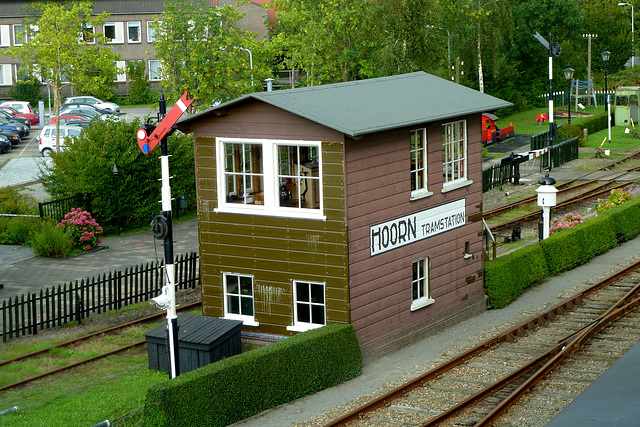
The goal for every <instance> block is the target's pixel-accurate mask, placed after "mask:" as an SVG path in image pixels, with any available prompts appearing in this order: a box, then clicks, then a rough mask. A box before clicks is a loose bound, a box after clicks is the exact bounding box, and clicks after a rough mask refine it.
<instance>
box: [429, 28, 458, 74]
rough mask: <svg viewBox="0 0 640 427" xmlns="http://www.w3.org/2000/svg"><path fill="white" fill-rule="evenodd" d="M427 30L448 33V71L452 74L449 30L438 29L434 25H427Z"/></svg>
mask: <svg viewBox="0 0 640 427" xmlns="http://www.w3.org/2000/svg"><path fill="white" fill-rule="evenodd" d="M425 27H426V28H431V29H434V30H442V31H446V32H447V69H448V70H449V72H451V36H450V35H449V30H447V29H445V28H440V27H436V26H434V25H425ZM452 79H453V77H452Z"/></svg>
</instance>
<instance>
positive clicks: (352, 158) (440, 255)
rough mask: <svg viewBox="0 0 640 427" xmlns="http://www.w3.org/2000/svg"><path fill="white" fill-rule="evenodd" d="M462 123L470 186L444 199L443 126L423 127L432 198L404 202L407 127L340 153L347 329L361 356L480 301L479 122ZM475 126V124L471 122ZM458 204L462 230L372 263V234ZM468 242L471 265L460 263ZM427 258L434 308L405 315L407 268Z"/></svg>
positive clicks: (375, 258)
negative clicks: (428, 211)
mask: <svg viewBox="0 0 640 427" xmlns="http://www.w3.org/2000/svg"><path fill="white" fill-rule="evenodd" d="M466 119H467V137H468V146H467V149H468V152H467V158H468V163H467V168H468V177H469V179H471V180H473V184H471V185H469V186H466V187H462V188H459V189H456V190H452V191H449V192H446V193H443V192H442V191H441V190H442V183H443V176H442V142H441V140H442V123H440V122H439V123H433V124H429V125H428V126H427V132H428V136H427V140H428V145H427V151H428V154H427V162H428V163H427V165H428V166H427V171H428V183H427V189H428V190H429V191H431V192H433V195H431V196H429V197H425V198H423V199H419V200H415V201H410V193H411V188H410V168H411V164H410V161H411V160H410V154H409V138H410V130H411V129H408V128H405V129H399V130H394V131H389V132H385V133H381V134H375V135H371V136H368V137H366V138H363V139H361V140H358V141H349V142H348V143H347V145H346V150H345V169H346V196H347V198H346V202H347V218H348V224H349V274H350V276H349V279H350V284H351V286H350V296H351V323H352V324H353V326H354V328H355V330H356V334H357V336H358V339H359V341H360V345H361V346H362V347H363V350H364V351H365V352H368V351H375V349H376V346H379V345H381V344H382V343H386V342H388V341H389V340H394V339H396V340H397V339H402V338H403V336H406V335H407V334H408V333H411V332H412V331H415V330H416V329H418V328H420V327H422V326H421V325H425V324H428V323H429V322H433V321H434V320H435V319H439V318H442V317H443V316H448V315H450V314H451V313H452V312H455V311H456V310H465V309H466V308H467V307H469V306H471V305H474V304H475V305H477V304H478V302H479V301H481V300H482V299H483V298H484V289H483V279H482V222H481V221H471V220H470V219H469V217H472V216H474V215H476V217H477V214H478V213H480V212H481V210H482V188H481V187H482V165H481V162H482V142H481V141H482V139H481V120H480V115H473V116H469V117H466ZM476 122H477V123H476ZM461 199H464V201H465V211H466V212H465V213H466V224H465V225H464V226H462V227H460V228H456V229H453V230H450V231H448V232H445V233H443V234H439V235H435V236H433V237H429V238H427V239H424V240H420V241H417V242H415V243H412V244H409V245H406V246H402V247H400V248H396V249H393V250H391V251H388V252H384V253H381V254H379V255H375V256H373V257H372V256H371V255H370V248H369V244H370V242H369V231H370V227H371V226H373V225H376V224H380V223H383V222H385V221H389V220H392V219H394V218H399V217H401V216H403V215H408V214H412V213H416V212H420V211H423V210H426V209H429V208H433V207H435V206H439V205H442V204H445V203H448V202H452V201H456V200H461ZM465 242H469V247H470V252H471V254H472V258H471V259H464V258H463V255H464V251H465ZM424 257H429V259H430V284H431V296H432V298H434V299H435V303H433V304H432V305H429V306H427V307H423V308H421V309H418V310H416V311H413V312H412V311H411V310H410V307H411V274H412V269H411V264H412V262H413V261H415V260H417V259H420V258H424Z"/></svg>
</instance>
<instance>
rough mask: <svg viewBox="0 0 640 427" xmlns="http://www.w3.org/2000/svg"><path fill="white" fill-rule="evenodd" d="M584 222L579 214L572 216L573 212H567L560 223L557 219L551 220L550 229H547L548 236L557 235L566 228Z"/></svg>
mask: <svg viewBox="0 0 640 427" xmlns="http://www.w3.org/2000/svg"><path fill="white" fill-rule="evenodd" d="M582 222H584V221H583V220H582V217H581V216H580V215H579V214H574V213H573V212H569V213H568V214H566V215H565V216H564V218H563V219H562V221H559V220H558V218H553V219H552V220H551V227H549V234H554V233H557V232H559V231H561V230H565V229H567V228H571V227H575V226H576V225H578V224H581V223H582Z"/></svg>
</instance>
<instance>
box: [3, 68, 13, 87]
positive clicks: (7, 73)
mask: <svg viewBox="0 0 640 427" xmlns="http://www.w3.org/2000/svg"><path fill="white" fill-rule="evenodd" d="M12 84H13V79H12V77H11V64H0V85H3V86H9V85H12Z"/></svg>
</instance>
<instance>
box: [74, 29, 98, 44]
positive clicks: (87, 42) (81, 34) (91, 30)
mask: <svg viewBox="0 0 640 427" xmlns="http://www.w3.org/2000/svg"><path fill="white" fill-rule="evenodd" d="M80 31H81V33H80V37H79V38H78V42H79V43H86V44H96V37H95V34H96V29H95V27H94V26H93V25H91V24H83V25H82V29H81V30H80ZM85 31H86V32H88V33H90V34H93V36H92V37H90V38H89V40H85V39H84V33H85Z"/></svg>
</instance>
